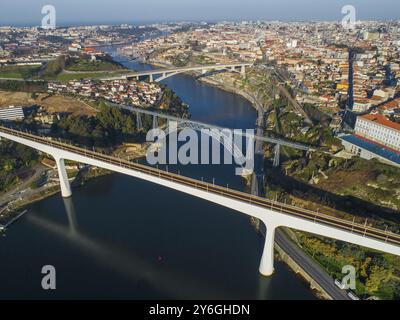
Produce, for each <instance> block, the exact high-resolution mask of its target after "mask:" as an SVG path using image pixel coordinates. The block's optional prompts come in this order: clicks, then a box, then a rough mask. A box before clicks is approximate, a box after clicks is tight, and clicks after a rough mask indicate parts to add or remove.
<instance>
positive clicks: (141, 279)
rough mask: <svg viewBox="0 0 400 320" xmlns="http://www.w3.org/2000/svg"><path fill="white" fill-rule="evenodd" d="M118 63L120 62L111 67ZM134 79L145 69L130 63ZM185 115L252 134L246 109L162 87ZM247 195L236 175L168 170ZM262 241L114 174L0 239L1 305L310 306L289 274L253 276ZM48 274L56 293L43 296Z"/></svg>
mask: <svg viewBox="0 0 400 320" xmlns="http://www.w3.org/2000/svg"><path fill="white" fill-rule="evenodd" d="M117 59H118V58H117ZM126 65H127V66H129V67H130V68H133V69H136V70H139V69H144V68H150V66H148V65H143V64H139V63H136V62H130V63H126ZM164 83H165V84H167V85H168V86H169V87H171V88H172V89H173V90H174V91H175V92H176V93H177V94H178V95H179V96H180V97H181V98H182V100H183V101H184V102H186V103H188V104H189V105H190V110H189V111H190V113H191V116H192V119H194V120H199V121H204V122H207V123H211V124H216V125H220V126H225V127H231V128H254V126H255V121H256V112H255V110H254V109H253V107H252V106H251V104H250V103H249V102H248V101H246V100H245V99H243V98H241V97H239V96H237V95H234V94H231V93H227V92H224V91H222V90H220V89H218V88H215V87H212V86H210V85H207V84H204V83H201V82H199V81H196V80H195V79H194V78H192V77H190V76H188V75H177V76H174V77H172V78H169V79H166V80H165V81H164ZM178 169H179V170H181V173H182V174H187V175H190V176H193V177H196V178H199V179H200V178H204V179H205V180H208V181H211V179H212V178H215V180H216V181H217V183H219V184H229V187H232V188H237V189H240V190H243V189H244V188H245V184H244V181H243V180H242V178H240V177H237V176H235V175H234V167H233V166H229V165H225V166H187V167H184V168H181V167H180V168H172V169H171V170H178ZM262 248H263V238H262V237H261V236H260V235H259V234H257V233H256V232H255V230H254V228H253V227H252V226H251V224H250V222H249V219H248V217H246V216H244V215H241V214H239V213H236V212H233V211H232V210H229V209H226V208H223V207H219V206H217V205H214V204H211V203H208V202H205V201H203V200H200V199H196V198H193V197H190V196H188V195H186V194H183V193H179V192H176V191H171V190H169V189H165V188H162V187H160V186H156V185H153V184H150V183H147V182H144V181H140V180H137V179H135V178H131V177H127V176H123V175H119V174H113V175H108V176H103V177H100V178H97V179H94V180H91V181H89V182H88V183H86V184H85V185H84V186H82V187H79V188H75V189H74V190H73V196H72V198H70V199H62V198H61V196H60V195H55V196H52V197H49V198H47V199H45V200H42V201H40V202H37V203H35V204H32V205H30V206H29V207H28V213H27V214H26V215H25V216H23V217H22V218H21V219H20V220H19V221H18V222H17V223H15V224H14V225H13V226H12V227H11V228H10V229H9V230H7V233H6V234H5V235H3V236H2V237H0V263H1V268H0V271H1V272H0V286H1V290H0V298H2V299H9V298H38V299H41V298H50V299H51V298H66V299H72V298H74V299H89V298H91V299H93V298H95V299H103V298H109V299H164V298H166V299H315V297H314V295H313V294H312V292H311V290H310V289H309V288H308V285H307V284H306V283H305V282H304V281H303V280H302V279H300V278H299V277H298V276H296V275H295V274H294V273H293V272H292V271H291V270H290V269H289V268H288V267H287V266H286V265H285V264H283V263H281V262H278V261H276V262H275V273H274V275H273V276H272V277H269V278H265V277H263V276H261V275H260V274H259V272H258V266H259V263H260V257H261V253H262ZM44 265H53V266H54V267H55V268H56V272H57V273H56V274H57V289H56V290H54V291H45V290H42V288H41V279H42V277H43V275H42V274H41V269H42V267H43V266H44Z"/></svg>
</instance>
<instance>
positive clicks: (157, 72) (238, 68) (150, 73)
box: [100, 63, 253, 82]
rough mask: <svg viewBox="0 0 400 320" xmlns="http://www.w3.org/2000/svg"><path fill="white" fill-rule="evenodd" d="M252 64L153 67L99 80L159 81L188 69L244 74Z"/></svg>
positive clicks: (203, 72) (203, 71) (204, 72)
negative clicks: (152, 68)
mask: <svg viewBox="0 0 400 320" xmlns="http://www.w3.org/2000/svg"><path fill="white" fill-rule="evenodd" d="M252 65H253V64H252V63H231V64H212V65H204V66H195V67H179V68H171V69H154V70H146V71H139V72H132V73H128V74H124V75H121V76H115V77H106V78H101V79H100V80H104V81H111V80H123V79H131V78H134V79H136V80H139V79H140V77H149V81H150V82H153V81H156V82H160V81H162V80H165V79H167V78H169V77H172V76H174V75H177V74H179V73H184V72H190V71H201V73H202V74H206V73H207V72H208V71H210V70H215V71H219V70H228V71H232V72H240V74H242V75H245V74H246V67H249V66H252ZM156 76H158V78H155V77H156Z"/></svg>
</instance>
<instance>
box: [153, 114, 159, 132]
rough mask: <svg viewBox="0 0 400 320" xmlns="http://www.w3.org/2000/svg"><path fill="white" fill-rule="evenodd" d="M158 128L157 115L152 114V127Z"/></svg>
mask: <svg viewBox="0 0 400 320" xmlns="http://www.w3.org/2000/svg"><path fill="white" fill-rule="evenodd" d="M157 128H158V120H157V116H156V115H154V116H153V129H157Z"/></svg>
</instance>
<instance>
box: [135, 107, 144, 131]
mask: <svg viewBox="0 0 400 320" xmlns="http://www.w3.org/2000/svg"><path fill="white" fill-rule="evenodd" d="M142 127H143V126H142V118H141V116H140V113H139V112H138V111H136V129H137V130H141V129H142Z"/></svg>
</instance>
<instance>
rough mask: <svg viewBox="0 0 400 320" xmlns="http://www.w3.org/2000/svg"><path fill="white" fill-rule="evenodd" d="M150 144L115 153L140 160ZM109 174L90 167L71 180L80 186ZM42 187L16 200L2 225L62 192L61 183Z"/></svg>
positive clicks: (134, 145) (130, 147) (138, 145)
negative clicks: (23, 211)
mask: <svg viewBox="0 0 400 320" xmlns="http://www.w3.org/2000/svg"><path fill="white" fill-rule="evenodd" d="M148 146H149V145H148V144H147V143H143V144H125V145H123V146H120V147H118V148H117V149H116V150H115V152H114V154H115V155H116V156H119V157H129V159H131V160H132V161H139V160H141V159H143V157H144V156H145V155H146V151H147V148H148ZM109 174H113V172H111V171H108V170H105V169H101V168H96V167H89V169H88V170H86V171H85V172H84V173H81V172H80V171H78V173H77V175H76V176H75V178H74V179H75V180H74V181H72V182H71V186H72V187H79V186H81V185H83V184H85V183H86V182H88V181H90V180H94V179H95V178H99V177H102V176H105V175H109ZM40 189H42V190H40ZM40 189H38V192H37V193H34V194H32V195H31V196H29V197H26V198H22V199H21V200H19V201H18V202H15V203H14V204H13V206H12V208H10V209H9V211H8V212H7V213H4V215H3V216H2V217H1V222H2V223H1V225H7V223H8V222H9V221H10V220H12V219H14V218H15V216H16V215H17V214H19V212H20V210H24V209H26V208H27V207H28V206H29V205H32V204H34V203H36V202H38V201H41V200H44V199H46V198H49V197H51V196H53V195H55V194H57V193H59V192H61V188H60V186H59V183H56V184H54V183H49V184H47V187H46V185H45V186H43V187H42V188H40ZM6 207H7V206H6ZM6 207H5V208H6ZM6 210H7V209H6Z"/></svg>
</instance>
